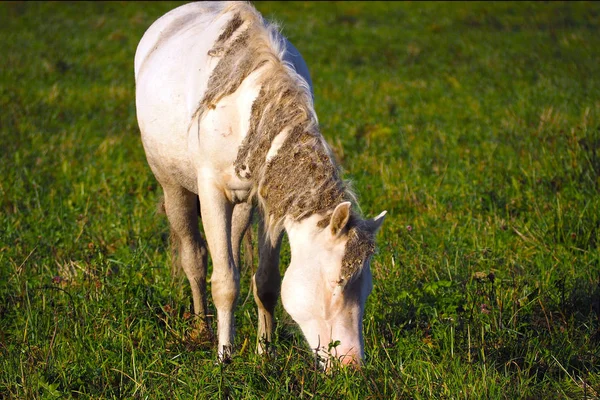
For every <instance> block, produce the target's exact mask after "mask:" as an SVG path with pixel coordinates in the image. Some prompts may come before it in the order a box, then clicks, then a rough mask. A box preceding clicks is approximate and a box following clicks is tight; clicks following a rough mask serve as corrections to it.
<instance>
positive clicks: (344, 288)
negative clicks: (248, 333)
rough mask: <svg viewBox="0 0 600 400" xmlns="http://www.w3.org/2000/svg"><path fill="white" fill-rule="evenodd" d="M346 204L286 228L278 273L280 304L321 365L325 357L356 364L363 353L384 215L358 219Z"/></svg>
mask: <svg viewBox="0 0 600 400" xmlns="http://www.w3.org/2000/svg"><path fill="white" fill-rule="evenodd" d="M350 208H351V206H350V203H349V202H344V203H341V204H339V205H338V206H337V207H336V208H335V210H334V211H333V213H332V214H331V215H328V216H326V217H325V216H323V215H318V214H315V215H313V216H311V217H309V218H306V219H304V220H302V221H301V222H298V223H294V224H293V225H292V226H288V227H287V232H288V237H289V240H290V248H291V252H292V258H291V263H290V266H289V268H288V269H287V271H286V273H285V276H284V278H283V284H282V291H281V298H282V302H283V306H284V307H285V309H286V311H287V312H288V313H289V314H290V315H291V317H292V318H293V319H294V320H295V321H296V322H297V323H298V325H300V328H301V329H302V332H303V333H304V336H305V337H306V339H307V340H308V343H309V345H310V347H311V348H312V349H313V350H317V349H318V352H317V354H318V355H319V356H320V357H322V358H321V359H322V361H323V364H324V365H326V366H329V365H330V357H334V358H336V359H338V360H339V361H340V362H341V363H342V364H356V365H358V364H360V362H361V359H362V357H363V335H362V319H363V312H364V308H365V302H366V300H367V296H368V295H369V293H371V289H372V287H373V285H372V281H371V268H370V261H371V256H372V255H373V252H374V249H375V244H374V237H375V234H376V233H377V231H378V230H379V228H380V227H381V224H382V223H383V220H384V216H385V211H384V212H382V213H381V214H379V216H377V217H376V218H374V219H371V220H363V219H361V218H360V217H357V216H355V215H353V214H352V213H351V211H350Z"/></svg>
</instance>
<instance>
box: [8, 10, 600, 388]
mask: <svg viewBox="0 0 600 400" xmlns="http://www.w3.org/2000/svg"><path fill="white" fill-rule="evenodd" d="M179 4H182V3H181V2H72V3H70V2H69V3H67V2H1V3H0V46H1V47H2V53H1V56H0V59H1V60H2V63H1V65H2V68H1V69H0V149H1V151H0V397H1V398H6V399H38V398H40V399H55V398H90V399H108V398H144V399H145V398H148V399H160V398H169V399H174V398H178V399H179V398H181V399H191V398H198V399H203V398H219V399H220V398H232V399H246V398H248V399H279V398H316V399H327V398H331V399H340V398H344V399H368V398H378V399H394V398H412V399H430V398H440V399H441V398H444V399H445V398H448V399H478V398H486V399H488V398H492V399H520V398H523V399H529V398H547V399H550V398H552V399H554V398H557V399H561V398H578V399H581V398H598V397H600V251H599V250H600V248H599V246H600V196H599V190H600V52H599V50H598V49H600V4H599V3H596V2H535V3H528V2H518V3H517V2H501V3H488V2H465V3H455V2H336V3H333V2H256V3H255V4H256V7H257V8H258V10H259V11H261V12H262V13H263V15H264V16H265V17H266V18H268V19H270V20H275V21H278V22H279V23H280V24H281V26H282V30H283V33H284V34H285V35H286V36H287V37H288V38H289V39H290V40H291V41H292V42H293V43H294V44H295V46H296V47H297V48H298V49H299V50H300V52H301V53H302V54H303V56H304V58H305V60H306V62H307V64H308V66H309V68H310V71H311V74H312V80H313V83H314V92H315V107H316V111H317V114H318V116H319V122H320V126H321V130H322V132H323V135H324V136H325V138H326V139H327V141H328V142H329V143H330V145H331V146H332V148H333V149H334V152H335V154H336V157H337V158H338V160H339V162H340V164H341V166H342V167H343V171H344V178H345V179H348V180H350V181H351V182H352V184H353V187H354V188H355V190H356V192H357V193H358V196H359V202H360V205H361V208H362V212H363V214H364V215H366V216H375V215H377V214H378V213H379V212H381V211H382V210H387V211H388V215H387V218H386V221H385V224H384V226H383V228H382V230H381V232H380V233H379V236H378V252H377V254H376V256H375V258H374V260H373V263H372V271H373V275H374V290H373V292H372V294H371V296H370V297H369V299H368V302H367V307H366V315H365V319H364V328H365V347H366V348H365V352H366V360H365V364H364V366H363V368H362V369H360V370H348V369H344V370H340V371H336V372H334V373H330V374H324V373H321V372H319V371H318V370H317V368H316V366H315V364H314V361H313V357H312V356H311V352H310V349H308V348H307V345H306V344H305V341H304V339H303V338H302V336H301V333H300V331H299V329H298V328H297V326H296V325H295V324H294V323H293V321H292V320H291V318H290V317H289V316H288V315H287V314H286V313H285V311H284V310H283V308H282V307H281V306H280V305H279V306H278V309H277V328H276V341H275V343H273V346H275V350H276V354H275V356H273V357H268V358H267V357H262V356H258V355H257V354H255V342H256V311H255V306H254V301H253V299H252V295H251V293H250V292H249V287H250V286H249V280H250V276H251V274H252V271H253V270H254V269H255V268H256V262H257V261H256V257H254V262H253V263H252V264H250V263H247V264H246V265H244V267H243V272H242V283H241V285H242V292H241V296H240V301H239V304H238V309H237V312H236V322H237V335H236V348H237V352H236V353H235V355H234V357H233V360H232V362H231V363H230V364H217V363H215V360H216V349H215V348H214V347H205V346H196V345H194V343H193V342H191V341H190V340H188V339H187V334H188V333H189V331H190V329H191V323H190V321H191V319H190V310H191V308H190V307H191V294H190V290H189V287H188V284H187V281H186V280H185V279H184V278H183V277H181V276H172V275H171V267H170V265H171V256H170V251H169V246H168V236H169V230H168V223H167V220H166V218H165V216H164V215H161V214H160V213H158V212H157V206H156V205H157V203H158V201H159V199H160V197H161V189H160V186H159V185H158V184H157V182H156V180H155V179H154V177H153V175H152V173H151V171H150V169H149V167H148V166H147V163H146V159H145V155H144V152H143V148H142V145H141V141H140V136H139V130H138V127H137V122H136V116H135V103H134V77H133V57H134V53H135V48H136V46H137V43H138V42H139V40H140V38H141V37H142V35H143V33H144V31H145V30H146V29H147V28H148V27H149V26H150V24H151V23H152V22H153V21H154V20H155V19H156V18H158V17H159V16H161V15H162V14H164V13H165V12H167V11H168V10H170V9H172V8H174V7H175V6H177V5H179ZM255 237H256V236H255ZM287 261H289V251H288V250H287V249H284V251H283V252H282V270H283V269H284V268H285V265H286V263H287ZM209 268H210V266H209ZM209 285H210V283H209ZM210 307H211V309H212V305H210Z"/></svg>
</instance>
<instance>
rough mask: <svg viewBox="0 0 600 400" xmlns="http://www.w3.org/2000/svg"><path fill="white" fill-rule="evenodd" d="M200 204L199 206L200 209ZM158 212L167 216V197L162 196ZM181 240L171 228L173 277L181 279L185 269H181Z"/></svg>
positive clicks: (170, 241) (157, 208) (170, 246)
mask: <svg viewBox="0 0 600 400" xmlns="http://www.w3.org/2000/svg"><path fill="white" fill-rule="evenodd" d="M199 206H200V204H198V207H199ZM156 212H157V213H158V214H162V215H166V214H167V212H166V211H165V197H164V196H160V199H159V200H158V204H157V205H156ZM180 245H181V240H180V239H179V236H178V235H177V233H175V231H174V230H173V228H171V227H170V226H169V249H170V251H171V276H173V277H179V276H181V275H182V272H183V268H182V267H181V260H180V258H179V247H180Z"/></svg>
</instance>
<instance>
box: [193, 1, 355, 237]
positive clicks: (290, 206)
mask: <svg viewBox="0 0 600 400" xmlns="http://www.w3.org/2000/svg"><path fill="white" fill-rule="evenodd" d="M226 12H227V13H231V15H233V17H232V18H231V19H230V20H229V21H228V22H227V24H226V25H225V27H224V28H223V31H222V33H221V34H220V36H219V38H218V39H217V41H216V42H215V44H214V45H213V47H212V49H211V50H210V51H209V53H208V54H209V55H210V56H212V57H215V58H218V59H219V61H218V63H217V65H216V66H215V68H214V70H213V72H212V74H211V76H210V80H209V83H208V87H207V90H206V92H205V95H204V98H203V99H202V101H201V103H200V105H199V107H198V110H197V111H196V115H197V116H198V118H199V119H200V118H202V116H203V114H204V113H205V112H206V111H207V110H209V109H212V108H214V107H215V106H216V104H217V103H218V102H219V101H220V100H221V99H222V98H224V97H225V96H227V95H230V94H232V93H234V92H235V91H236V90H237V89H238V88H239V87H240V85H241V84H242V82H243V81H244V80H245V79H246V78H247V77H248V76H249V75H250V74H251V73H252V72H254V71H257V70H258V69H260V73H259V78H258V79H259V80H258V82H260V84H261V88H260V92H259V94H258V96H257V97H256V99H255V100H254V103H253V104H252V109H251V116H250V124H249V130H248V132H247V135H246V137H245V139H244V141H243V143H242V145H241V146H240V148H239V151H238V155H237V159H236V161H235V171H236V174H237V175H238V176H239V177H241V178H245V179H250V180H251V181H252V182H253V183H254V185H253V196H255V197H256V198H257V200H258V203H259V204H260V206H261V208H262V210H263V215H264V218H265V227H266V232H267V234H269V236H270V237H271V240H275V238H276V237H278V236H279V234H280V233H281V231H282V229H283V223H284V221H285V218H286V217H291V218H293V219H294V220H297V221H299V220H302V219H303V218H305V217H308V216H310V215H313V214H315V213H319V214H322V215H324V216H325V217H326V216H329V215H331V212H332V210H333V209H334V208H335V206H336V205H338V204H339V203H341V202H343V201H348V200H350V201H352V202H353V203H355V204H356V201H355V196H354V194H353V193H352V192H351V191H350V189H349V188H348V186H347V185H346V184H345V183H344V182H343V181H342V180H341V178H340V172H339V168H338V166H337V163H336V162H335V159H334V156H333V153H332V151H331V149H330V148H329V146H328V145H327V143H326V142H325V140H324V138H323V136H322V135H321V133H320V131H319V126H318V121H317V116H316V114H315V111H314V106H313V101H312V95H311V90H310V87H309V85H308V83H307V82H306V80H305V79H304V78H302V77H301V76H300V75H299V74H298V73H297V72H296V70H295V69H294V67H293V66H292V65H290V64H289V63H288V62H286V61H284V54H285V51H286V48H285V40H284V39H283V36H282V35H281V34H280V33H279V28H278V26H277V25H275V24H272V23H268V22H266V21H264V20H263V18H262V16H261V15H260V14H259V13H258V11H257V10H256V9H255V8H254V7H253V6H252V5H250V4H248V3H245V2H232V3H228V4H226V5H225V6H224V7H223V9H222V13H226ZM276 138H277V140H276ZM274 141H275V142H274ZM272 147H273V148H272ZM275 150H276V151H275ZM323 222H324V223H323V224H319V226H321V227H322V228H324V227H325V226H326V225H327V223H326V222H328V220H327V221H325V220H324V221H323Z"/></svg>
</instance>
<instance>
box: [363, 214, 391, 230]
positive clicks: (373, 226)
mask: <svg viewBox="0 0 600 400" xmlns="http://www.w3.org/2000/svg"><path fill="white" fill-rule="evenodd" d="M386 214H387V211H384V212H382V213H381V214H379V215H378V216H376V217H375V218H373V219H368V220H366V221H365V223H366V224H367V229H368V230H369V232H371V233H372V234H373V235H375V234H377V231H378V230H379V228H381V225H383V221H384V220H385V215H386Z"/></svg>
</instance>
